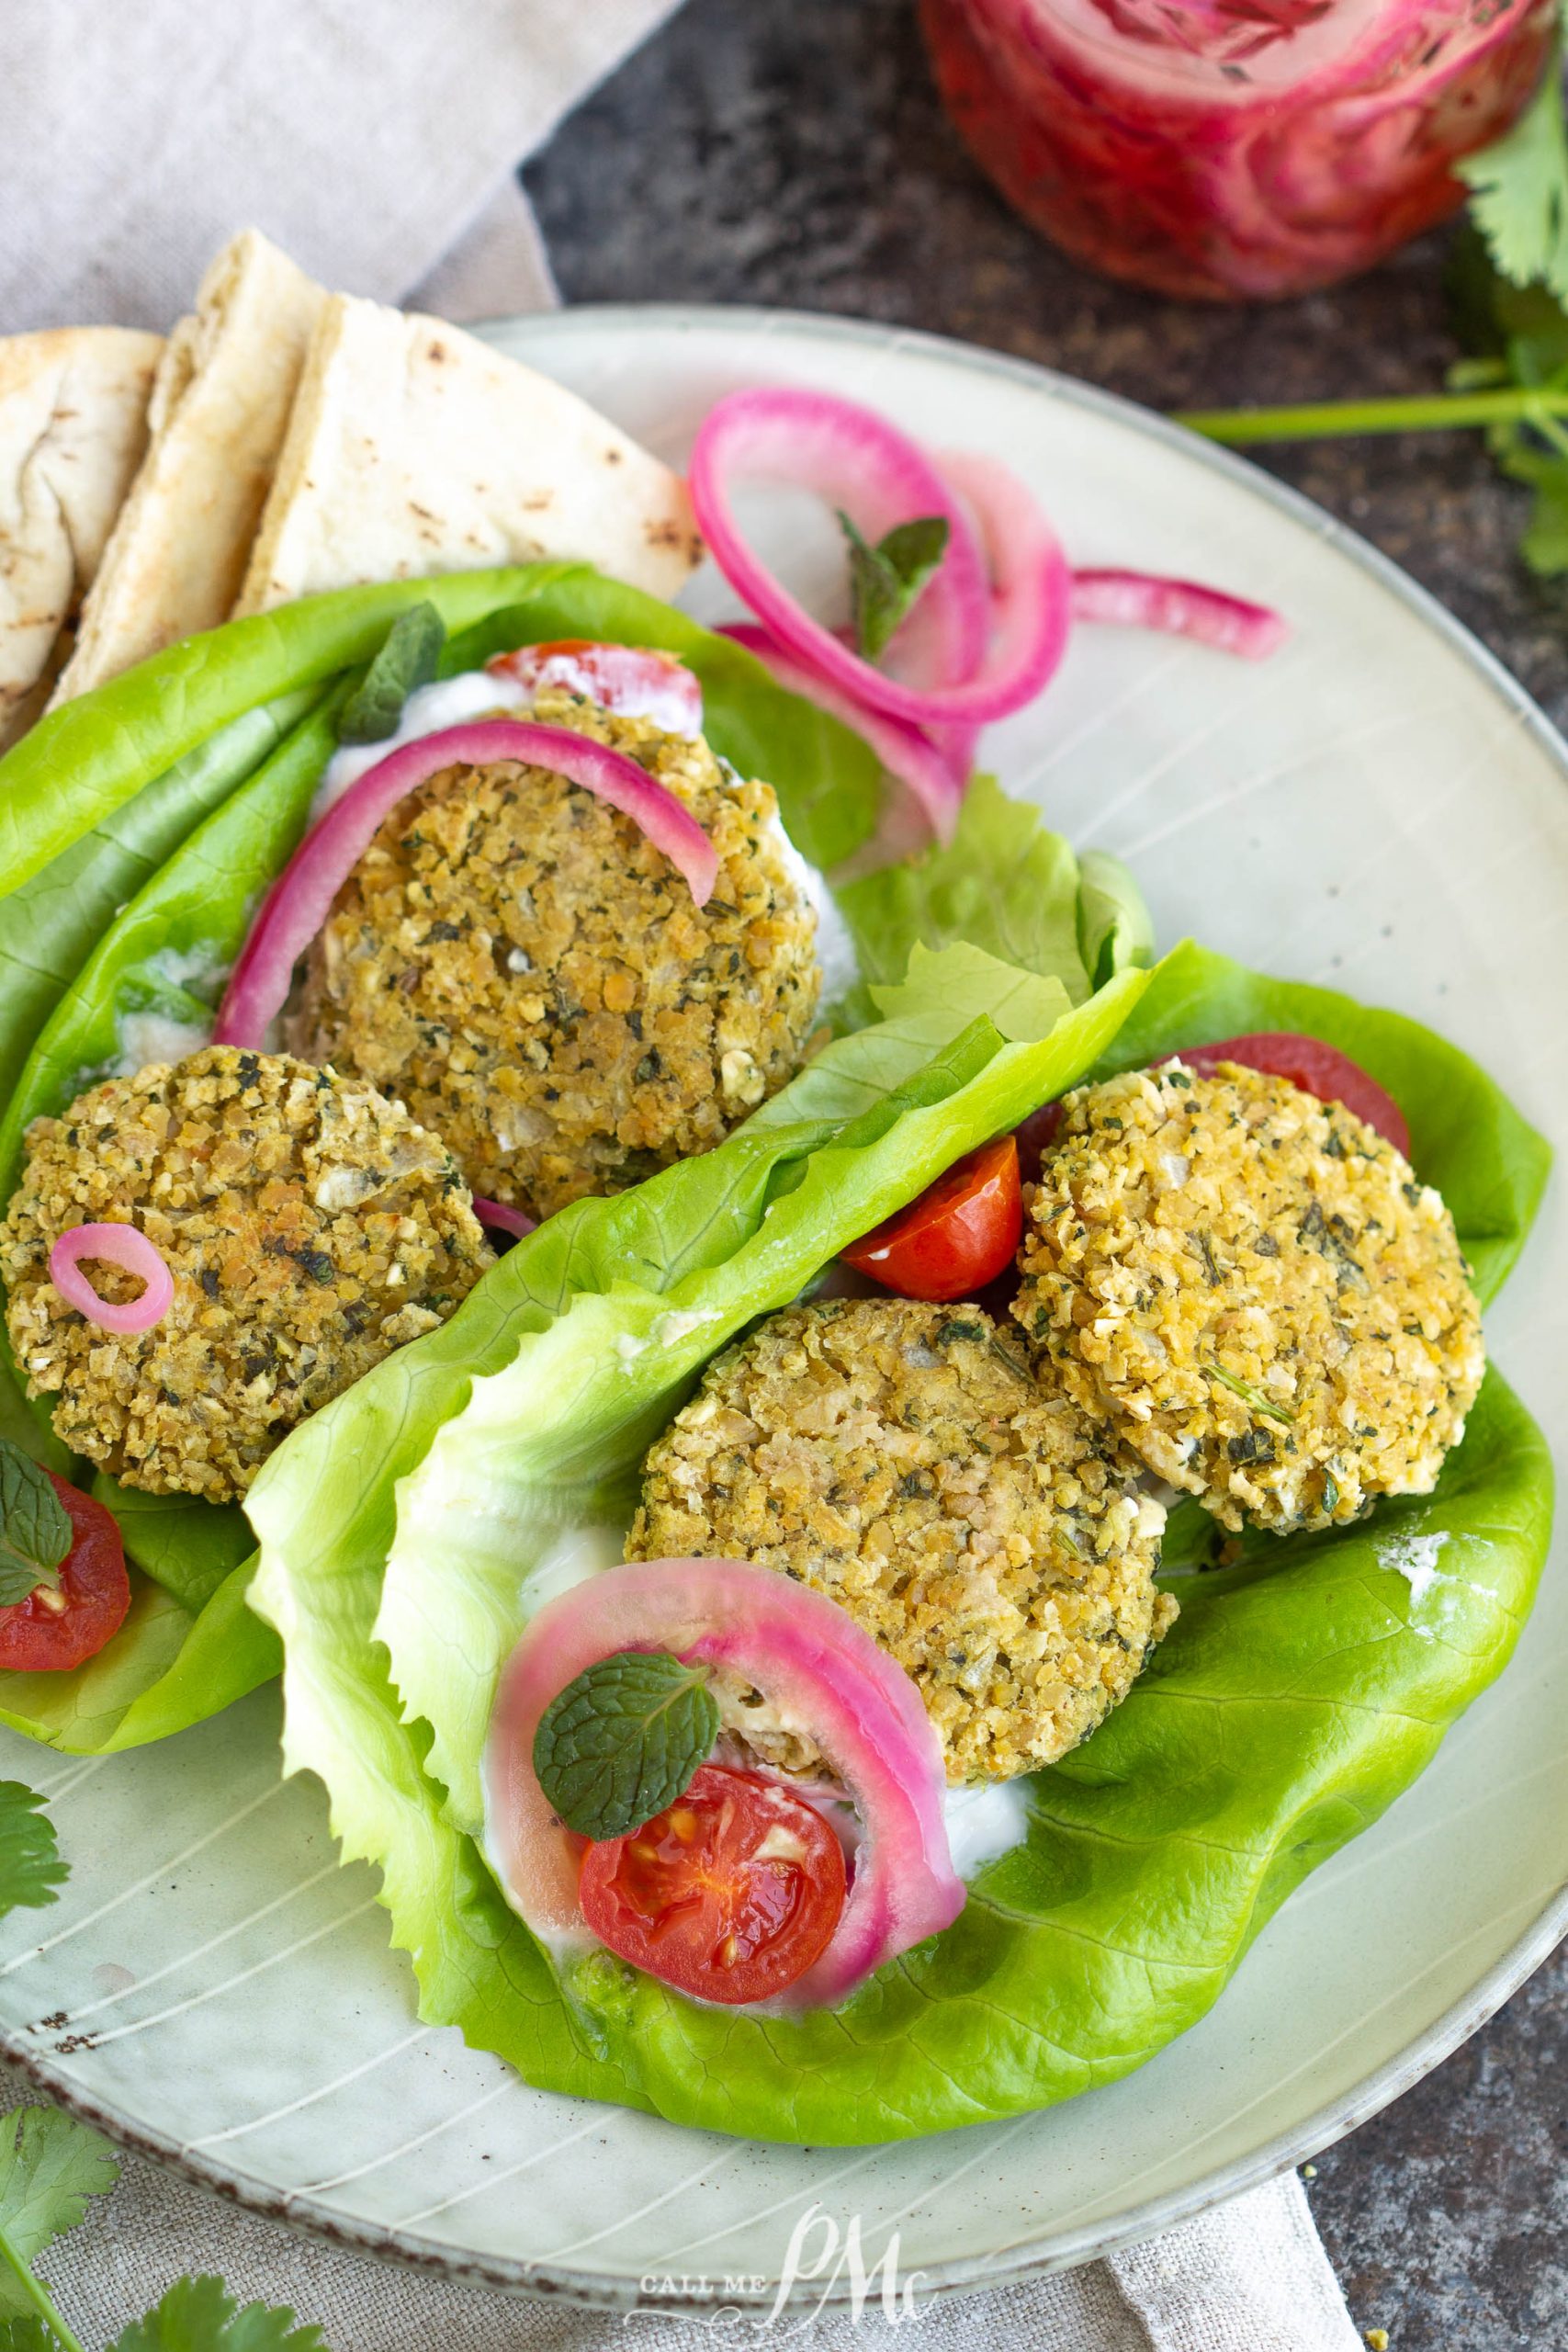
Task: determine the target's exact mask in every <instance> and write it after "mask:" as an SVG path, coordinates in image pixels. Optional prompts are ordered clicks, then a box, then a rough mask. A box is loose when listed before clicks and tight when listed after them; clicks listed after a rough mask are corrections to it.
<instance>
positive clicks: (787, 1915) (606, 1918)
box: [578, 1764, 844, 2003]
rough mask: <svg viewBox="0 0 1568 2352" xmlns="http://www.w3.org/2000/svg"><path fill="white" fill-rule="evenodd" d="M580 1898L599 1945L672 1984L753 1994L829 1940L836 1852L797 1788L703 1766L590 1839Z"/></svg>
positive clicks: (836, 1906)
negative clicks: (657, 1808)
mask: <svg viewBox="0 0 1568 2352" xmlns="http://www.w3.org/2000/svg"><path fill="white" fill-rule="evenodd" d="M578 1900H579V1902H580V1903H581V1905H582V1916H583V1917H584V1918H585V1919H586V1920H587V1922H588V1924H589V1926H590V1927H591V1928H592V1930H593V1932H594V1934H595V1935H596V1936H597V1937H598V1938H599V1939H600V1940H601V1942H603V1943H606V1944H608V1945H609V1947H610V1950H611V1951H615V1952H619V1953H620V1955H621V1958H622V1959H623V1960H629V1961H630V1962H632V1963H633V1965H634V1966H635V1967H637V1968H642V1969H646V1970H647V1972H648V1973H649V1975H650V1976H657V1977H658V1978H659V1979H660V1982H661V1983H662V1984H665V1985H674V1987H675V1989H676V1991H677V1992H680V1993H693V1994H695V1995H696V1996H697V1997H698V1999H700V2000H704V2001H725V2002H730V2003H733V2002H739V2001H761V2000H765V1999H766V1998H767V1997H768V1996H769V1995H770V1994H772V1993H782V1992H783V1991H784V1987H785V1985H793V1984H794V1983H795V1978H796V1977H797V1976H804V1975H805V1973H806V1972H807V1969H808V1968H809V1967H810V1966H811V1963H812V1962H813V1961H815V1960H817V1959H818V1958H819V1956H820V1955H821V1953H822V1952H823V1951H825V1950H826V1949H827V1946H828V1943H829V1939H830V1938H831V1936H832V1933H833V1930H834V1928H836V1927H837V1926H838V1924H839V1914H840V1912H841V1911H842V1909H843V1907H844V1849H843V1848H842V1847H841V1846H840V1843H839V1841H838V1838H836V1837H835V1836H834V1834H833V1832H832V1830H831V1829H830V1828H829V1825H828V1823H827V1822H826V1821H825V1820H824V1819H823V1817H822V1815H820V1814H819V1813H818V1811H817V1809H816V1807H815V1806H814V1805H809V1804H807V1802H806V1800H805V1799H804V1797H797V1796H795V1795H793V1794H792V1793H791V1792H790V1791H789V1790H788V1789H784V1788H781V1787H780V1786H779V1784H778V1782H777V1781H769V1780H764V1778H763V1777H762V1775H761V1773H760V1772H736V1771H732V1770H730V1769H729V1767H728V1765H725V1764H705V1765H704V1766H703V1767H702V1769H701V1770H700V1771H698V1773H697V1774H696V1776H695V1778H694V1780H693V1781H692V1785H691V1787H690V1788H689V1789H688V1790H687V1791H686V1793H685V1795H684V1796H683V1797H680V1798H677V1800H676V1802H675V1803H674V1804H672V1805H671V1806H669V1807H668V1808H667V1809H666V1811H664V1812H663V1813H660V1814H655V1815H654V1817H653V1819H652V1820H651V1821H648V1822H645V1823H644V1824H643V1826H642V1827H641V1828H640V1829H634V1830H632V1831H631V1832H630V1834H629V1835H628V1836H626V1837H625V1838H605V1839H604V1841H603V1842H602V1843H600V1844H596V1845H591V1846H590V1847H589V1848H588V1849H587V1851H586V1852H585V1853H584V1855H583V1857H582V1875H581V1879H580V1881H579V1883H578Z"/></svg>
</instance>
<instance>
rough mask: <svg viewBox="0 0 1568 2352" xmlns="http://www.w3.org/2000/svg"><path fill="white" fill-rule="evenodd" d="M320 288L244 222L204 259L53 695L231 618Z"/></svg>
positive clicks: (73, 691)
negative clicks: (204, 269)
mask: <svg viewBox="0 0 1568 2352" xmlns="http://www.w3.org/2000/svg"><path fill="white" fill-rule="evenodd" d="M324 299H325V298H324V296H323V295H322V292H321V288H320V287H319V286H316V285H314V284H313V283H312V282H311V280H310V278H308V277H306V276H305V274H304V272H303V271H302V270H299V269H297V268H296V267H295V266H294V264H293V263H292V262H291V261H290V260H289V259H288V256H287V254H280V253H279V252H278V250H277V248H276V245H271V244H269V243H267V241H266V239H265V237H264V236H261V235H260V234H259V233H258V232H256V231H255V230H254V229H247V230H245V231H244V232H243V234H242V235H240V236H238V237H236V238H235V239H234V240H233V242H232V243H231V244H229V245H226V246H225V247H224V249H223V251H222V252H221V253H220V254H219V255H218V257H217V259H216V260H215V261H214V262H213V264H212V266H211V267H210V268H209V271H208V273H207V276H206V277H204V278H203V279H202V282H201V288H200V290H199V292H198V293H197V305H196V310H195V312H194V313H193V315H192V316H191V317H189V318H186V319H182V320H181V321H180V323H179V325H178V326H177V327H176V328H175V331H174V334H172V335H171V336H170V337H169V341H168V344H167V345H166V347H165V349H164V356H163V359H162V362H161V363H160V366H159V368H158V376H157V381H156V382H155V384H154V385H153V388H152V409H151V412H150V416H149V422H150V424H151V427H152V443H151V446H150V447H149V449H148V452H147V456H146V458H145V459H144V460H143V462H142V466H141V471H140V472H139V473H138V475H137V477H136V480H135V481H134V482H133V483H132V484H131V488H130V496H129V497H128V498H127V500H126V502H125V506H124V509H123V511H122V513H121V515H120V517H119V520H118V523H117V524H116V526H115V528H114V532H113V534H112V536H111V537H110V539H109V543H108V546H107V548H106V549H105V551H104V560H103V563H102V566H101V568H100V570H99V572H98V576H97V580H96V582H95V584H94V587H93V590H92V593H91V594H90V595H89V596H88V598H87V600H86V603H85V605H84V607H83V612H82V626H81V629H80V632H79V634H78V637H77V640H76V650H75V652H74V653H73V655H72V657H71V660H70V662H69V663H68V664H67V666H66V669H65V673H64V674H63V676H62V679H61V681H60V684H59V686H58V687H57V688H56V690H55V696H54V699H55V701H56V702H64V701H67V700H69V699H70V697H71V696H72V695H79V694H85V692H86V691H87V689H88V687H89V686H96V685H97V684H100V683H101V681H102V680H104V679H105V678H112V677H114V676H116V675H117V674H118V672H120V671H121V670H128V669H129V668H130V665H131V663H132V662H141V661H143V660H145V658H146V657H147V655H148V654H150V653H156V652H158V651H159V650H161V649H162V648H163V647H164V646H165V645H172V644H173V643H174V642H175V639H176V638H181V637H188V636H189V635H190V633H191V632H192V630H193V629H202V628H216V626H217V624H218V623H219V622H220V621H221V620H226V619H227V618H228V616H229V612H230V608H231V605H233V602H234V598H235V595H236V594H237V593H238V590H239V586H240V582H241V579H242V577H243V573H244V569H245V562H246V559H247V557H248V556H249V554H250V549H251V542H252V539H253V538H254V535H255V528H256V523H257V520H258V518H259V517H260V515H261V512H262V508H263V506H264V505H265V502H266V495H267V492H268V491H269V490H270V488H271V486H272V478H273V472H274V469H275V468H276V463H277V455H278V451H279V449H280V448H281V447H282V446H283V437H284V432H285V429H286V427H287V425H288V411H289V406H290V403H291V402H292V401H293V398H294V388H295V386H296V384H297V383H298V381H299V370H300V368H301V365H302V364H303V361H304V357H305V351H306V347H307V345H308V344H309V342H310V330H311V328H312V326H313V325H314V324H315V321H316V315H317V313H318V311H320V309H321V303H322V301H323V300H324Z"/></svg>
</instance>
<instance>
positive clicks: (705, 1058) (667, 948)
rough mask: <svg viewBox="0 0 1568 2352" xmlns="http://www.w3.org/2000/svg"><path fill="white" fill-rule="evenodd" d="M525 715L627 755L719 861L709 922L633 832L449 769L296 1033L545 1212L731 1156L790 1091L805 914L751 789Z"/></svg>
mask: <svg viewBox="0 0 1568 2352" xmlns="http://www.w3.org/2000/svg"><path fill="white" fill-rule="evenodd" d="M534 716H535V718H537V719H539V720H540V721H542V722H543V723H545V724H546V725H549V726H560V727H570V728H572V729H575V730H576V731H577V732H578V733H580V734H583V735H588V736H591V737H592V739H593V741H596V742H600V743H605V744H608V745H610V746H611V747H612V748H613V749H614V750H615V751H618V752H625V753H626V755H627V756H629V757H630V758H632V759H634V760H636V761H637V763H639V764H640V765H641V766H642V767H644V768H645V769H646V770H647V771H648V773H649V775H651V776H653V777H654V778H655V780H656V781H657V782H658V783H660V784H661V785H663V786H666V787H667V789H668V790H669V791H671V793H673V794H674V795H675V797H676V798H677V799H679V800H681V801H682V802H683V804H684V805H685V807H686V808H687V809H690V810H691V812H692V814H693V815H694V817H695V818H696V820H697V821H698V823H699V824H700V825H701V826H702V827H703V830H704V831H705V832H706V833H707V835H708V837H709V839H710V840H711V841H712V842H713V845H714V847H715V849H716V851H717V853H718V861H719V868H718V878H717V881H716V884H715V886H714V891H713V895H712V897H711V898H710V899H709V900H708V902H707V904H706V906H705V907H703V908H700V909H699V908H697V907H696V906H694V904H693V902H692V896H691V892H690V890H689V889H688V888H687V886H686V884H685V882H684V881H683V880H682V877H681V876H680V875H679V874H678V873H677V872H676V870H675V868H674V866H673V865H671V863H670V861H669V859H668V858H667V857H666V856H665V855H664V854H663V853H662V852H661V851H660V850H658V849H656V848H655V847H654V845H653V843H652V842H650V841H649V839H648V837H647V836H646V834H644V833H643V832H642V831H640V830H639V828H638V827H637V825H636V824H635V823H634V822H633V820H631V818H629V817H627V816H625V815H623V814H622V813H621V812H620V811H619V810H618V809H612V808H610V807H609V806H608V805H607V804H606V803H605V802H604V801H603V800H600V799H598V798H596V797H594V795H593V794H592V793H591V792H588V791H586V790H584V789H582V788H581V786H577V785H572V784H569V783H568V782H567V781H566V779H565V778H564V777H562V776H559V775H552V774H551V773H550V772H549V771H548V770H547V769H545V768H536V767H528V766H525V765H523V764H521V763H516V762H510V761H508V762H502V763H497V764H496V765H494V766H486V767H482V768H474V767H461V766H460V767H452V768H448V769H446V770H444V771H443V772H442V773H441V774H440V775H435V776H433V777H431V778H430V779H429V781H428V782H427V783H425V784H423V785H422V786H420V787H419V789H418V790H417V791H416V792H413V793H411V794H410V795H409V796H408V797H407V798H406V799H405V800H402V801H400V803H399V804H398V807H397V808H396V809H394V810H393V811H392V812H391V813H390V814H389V817H388V818H387V819H386V820H385V822H384V823H383V824H382V826H381V828H380V831H378V834H377V836H376V839H375V841H374V842H372V844H371V846H370V848H369V849H368V850H367V852H366V854H365V855H364V857H363V858H362V859H361V860H360V862H359V864H358V865H357V866H356V867H355V871H354V873H353V874H352V875H351V876H349V878H348V880H347V882H345V883H344V887H343V888H342V889H341V890H340V892H339V893H338V897H337V899H336V902H335V904H334V906H333V911H332V913H331V915H330V916H329V918H328V920H327V922H326V924H325V925H324V927H323V929H322V931H321V934H320V937H319V938H318V940H317V942H316V944H315V946H314V948H313V950H312V953H311V956H310V965H309V969H308V975H307V984H306V991H305V996H304V1000H303V1003H302V1007H301V1010H300V1012H299V1017H298V1019H297V1020H296V1022H295V1023H294V1024H293V1026H292V1028H291V1031H290V1036H291V1041H292V1042H295V1043H296V1044H297V1045H298V1046H299V1051H301V1052H302V1053H304V1054H305V1055H306V1056H307V1057H308V1058H310V1060H313V1061H322V1062H331V1063H332V1064H333V1066H334V1067H335V1068H337V1069H345V1070H352V1071H354V1072H355V1073H356V1074H357V1075H358V1076H360V1077H362V1078H367V1079H368V1080H370V1081H371V1083H372V1084H373V1085H376V1086H378V1087H380V1088H382V1089H383V1091H386V1092H387V1093H389V1094H392V1095H395V1096H396V1097H397V1098H398V1099H399V1100H400V1101H401V1102H404V1103H407V1104H408V1106H409V1108H410V1109H411V1111H412V1113H413V1115H414V1116H415V1118H416V1119H419V1120H421V1121H422V1122H423V1124H425V1125H428V1126H431V1127H433V1128H434V1130H435V1132H436V1133H437V1134H438V1135H441V1136H445V1137H446V1141H447V1142H448V1143H449V1144H450V1145H451V1147H452V1149H453V1150H454V1151H455V1152H456V1154H457V1159H458V1161H459V1163H460V1165H461V1166H462V1168H463V1170H464V1171H465V1173H466V1175H467V1177H468V1182H469V1183H470V1184H471V1185H472V1187H473V1190H474V1191H475V1193H479V1195H481V1196H483V1197H487V1198H489V1199H491V1200H499V1201H504V1202H507V1203H509V1204H511V1205H512V1206H513V1207H517V1208H522V1209H525V1210H526V1211H528V1212H529V1213H531V1214H532V1215H534V1216H549V1215H551V1214H552V1213H553V1212H554V1211H555V1210H557V1209H559V1208H563V1207H565V1206H566V1205H567V1204H568V1203H570V1202H571V1201H574V1200H576V1199H578V1198H579V1197H581V1195H582V1194H584V1193H614V1192H619V1191H622V1190H624V1189H625V1188H626V1186H628V1185H632V1184H636V1183H639V1182H641V1181H642V1180H643V1179H644V1178H645V1177H647V1176H649V1175H651V1174H653V1173H655V1172H656V1171H657V1170H659V1169H660V1168H663V1167H667V1166H669V1165H670V1164H671V1162H673V1161H674V1160H677V1159H688V1158H690V1157H691V1156H693V1155H694V1153H697V1152H701V1151H706V1150H708V1149H709V1148H711V1147H712V1146H713V1145H715V1144H716V1143H719V1142H722V1140H723V1138H724V1137H725V1136H726V1135H727V1134H728V1132H729V1130H730V1129H731V1128H732V1127H734V1126H736V1125H739V1122H740V1121H741V1120H742V1119H744V1118H745V1117H747V1115H748V1114H750V1112H751V1111H753V1110H755V1109H756V1107H757V1105H758V1104H759V1103H761V1102H762V1101H763V1100H764V1099H765V1098H766V1097H767V1096H768V1095H771V1094H773V1093H776V1092H777V1091H778V1089H779V1088H780V1087H781V1086H783V1085H784V1083H785V1081H786V1080H788V1079H789V1078H791V1077H792V1076H793V1075H794V1073H795V1069H797V1068H798V1066H799V1063H800V1061H801V1058H802V1055H803V1052H804V1048H805V1046H806V1041H807V1035H808V1034H809V1032H810V1029H811V1025H812V1021H813V1017H814V1015H815V1012H816V1009H817V999H818V989H819V986H820V974H819V971H818V963H817V954H816V928H817V926H816V914H815V910H814V909H813V908H812V905H811V903H810V900H809V898H808V897H807V893H806V891H805V889H804V888H803V887H802V885H801V883H800V882H799V880H797V878H796V874H795V871H794V870H793V869H792V866H791V865H790V863H789V861H788V855H787V852H786V849H785V847H784V840H783V836H782V834H781V831H780V830H779V822H778V804H777V802H776V800H775V798H774V797H773V788H772V786H769V785H766V784H757V783H745V782H742V781H741V780H739V778H731V777H730V776H728V775H727V774H726V773H725V771H724V770H723V769H721V767H720V766H719V763H718V762H717V760H716V758H715V757H714V754H713V753H712V752H711V751H710V750H709V749H708V747H707V745H706V743H705V742H704V741H702V740H701V739H700V738H693V739H687V738H685V737H682V736H674V735H667V734H665V733H663V732H662V731H661V730H660V729H658V728H656V727H654V726H653V725H652V724H651V723H650V722H649V720H647V719H644V718H627V717H625V716H621V715H618V714H614V713H611V712H609V711H606V710H604V709H602V708H600V707H599V706H598V705H596V704H594V703H591V702H588V701H586V700H584V699H583V698H582V697H581V695H570V694H566V693H546V694H542V695H540V696H539V697H538V700H537V703H536V707H535V710H534Z"/></svg>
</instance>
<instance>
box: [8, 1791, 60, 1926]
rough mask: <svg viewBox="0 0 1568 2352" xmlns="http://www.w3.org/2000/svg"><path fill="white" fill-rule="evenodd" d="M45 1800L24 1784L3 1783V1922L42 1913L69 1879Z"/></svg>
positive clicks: (55, 1898)
mask: <svg viewBox="0 0 1568 2352" xmlns="http://www.w3.org/2000/svg"><path fill="white" fill-rule="evenodd" d="M42 1806H43V1799H42V1798H41V1797H40V1796H39V1793H38V1791H37V1790H36V1789H29V1788H28V1787H27V1786H26V1785H25V1783H24V1782H22V1781H0V1918H3V1917H5V1915H6V1912H7V1911H41V1910H42V1909H43V1908H44V1907H45V1905H47V1904H51V1903H53V1902H54V1901H56V1900H57V1894H58V1889H59V1888H60V1886H61V1884H62V1882H63V1881H64V1879H65V1878H66V1876H67V1871H66V1868H65V1865H64V1863H63V1862H62V1860H61V1859H60V1849H59V1847H58V1846H57V1845H56V1844H55V1842H54V1826H53V1824H52V1823H51V1820H50V1818H49V1815H47V1814H46V1813H45V1812H44V1811H43V1810H42Z"/></svg>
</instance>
